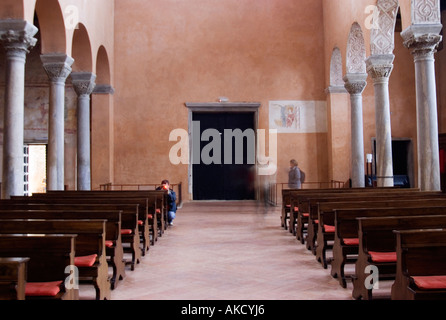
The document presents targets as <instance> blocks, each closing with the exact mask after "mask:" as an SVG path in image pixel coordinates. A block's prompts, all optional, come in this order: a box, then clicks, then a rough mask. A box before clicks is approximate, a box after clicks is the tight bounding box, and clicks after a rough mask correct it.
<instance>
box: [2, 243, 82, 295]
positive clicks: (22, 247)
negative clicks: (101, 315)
mask: <svg viewBox="0 0 446 320" xmlns="http://www.w3.org/2000/svg"><path fill="white" fill-rule="evenodd" d="M75 240H76V235H74V234H50V235H44V236H43V235H26V234H15V235H7V234H0V257H17V256H23V257H29V258H30V259H29V263H28V268H27V283H26V288H25V294H26V299H63V300H77V299H79V289H77V288H75V287H71V286H67V285H66V282H65V280H66V278H67V276H66V274H65V272H66V268H67V267H69V266H71V265H74V255H75V244H76V242H75ZM43 289H45V290H43ZM41 290H42V291H43V292H42V291H41Z"/></svg>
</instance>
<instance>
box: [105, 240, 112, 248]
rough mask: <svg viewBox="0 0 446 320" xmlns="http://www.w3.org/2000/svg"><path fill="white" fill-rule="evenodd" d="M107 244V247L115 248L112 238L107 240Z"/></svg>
mask: <svg viewBox="0 0 446 320" xmlns="http://www.w3.org/2000/svg"><path fill="white" fill-rule="evenodd" d="M105 246H106V247H107V248H113V241H111V240H105Z"/></svg>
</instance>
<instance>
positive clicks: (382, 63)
mask: <svg viewBox="0 0 446 320" xmlns="http://www.w3.org/2000/svg"><path fill="white" fill-rule="evenodd" d="M394 59H395V56H394V55H393V54H373V55H371V56H370V57H369V58H368V59H367V60H366V66H367V73H368V74H369V75H370V76H371V77H372V79H373V82H374V83H385V82H388V81H389V77H390V74H391V73H392V70H393V60H394Z"/></svg>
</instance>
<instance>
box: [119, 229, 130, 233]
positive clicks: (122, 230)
mask: <svg viewBox="0 0 446 320" xmlns="http://www.w3.org/2000/svg"><path fill="white" fill-rule="evenodd" d="M121 234H132V229H121Z"/></svg>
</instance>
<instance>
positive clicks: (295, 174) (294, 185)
mask: <svg viewBox="0 0 446 320" xmlns="http://www.w3.org/2000/svg"><path fill="white" fill-rule="evenodd" d="M301 186H302V184H301V182H300V169H299V167H298V164H297V161H296V160H294V159H291V160H290V171H289V172H288V188H290V189H300V188H301Z"/></svg>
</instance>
